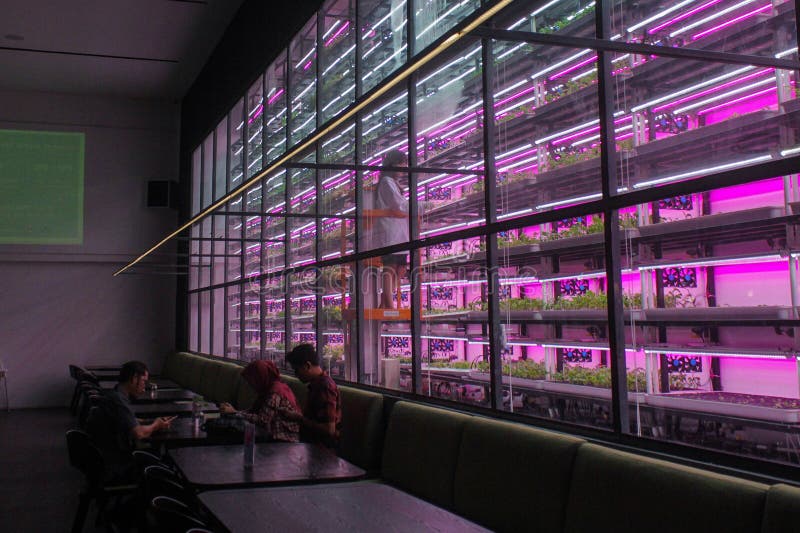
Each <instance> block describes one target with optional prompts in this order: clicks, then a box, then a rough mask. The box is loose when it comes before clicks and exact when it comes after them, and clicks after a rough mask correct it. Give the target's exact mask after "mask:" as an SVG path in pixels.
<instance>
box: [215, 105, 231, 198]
mask: <svg viewBox="0 0 800 533" xmlns="http://www.w3.org/2000/svg"><path fill="white" fill-rule="evenodd" d="M215 131H216V138H215V139H214V200H215V201H216V200H219V199H220V198H222V197H223V196H225V193H226V192H227V185H228V184H227V181H226V180H227V179H228V117H225V118H223V119H222V121H221V122H220V123H219V124H218V125H217V129H216V130H215Z"/></svg>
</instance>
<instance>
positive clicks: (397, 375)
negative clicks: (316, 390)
mask: <svg viewBox="0 0 800 533" xmlns="http://www.w3.org/2000/svg"><path fill="white" fill-rule="evenodd" d="M408 261H409V258H408V253H397V254H391V255H387V256H383V257H375V258H372V259H369V260H366V261H364V262H363V263H362V267H361V268H362V270H363V271H362V273H361V275H360V276H359V279H358V281H359V290H360V291H361V293H362V298H363V301H364V322H363V323H362V324H361V332H360V335H361V348H360V350H359V358H360V359H361V360H360V367H359V370H360V374H359V376H358V381H359V382H360V383H366V384H369V385H378V386H381V387H386V388H388V389H394V390H400V389H403V390H411V379H410V377H411V373H410V365H411V346H412V343H411V322H410V319H411V307H410V304H411V299H410V293H409V282H408V272H407V265H408Z"/></svg>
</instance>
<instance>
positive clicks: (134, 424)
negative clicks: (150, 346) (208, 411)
mask: <svg viewBox="0 0 800 533" xmlns="http://www.w3.org/2000/svg"><path fill="white" fill-rule="evenodd" d="M148 378H149V374H148V372H147V366H145V364H144V363H141V362H139V361H128V362H127V363H125V364H124V365H122V368H121V369H120V373H119V383H117V385H116V386H115V387H114V388H113V389H112V390H110V391H106V392H105V394H103V397H102V399H101V401H100V402H99V403H98V405H96V406H95V407H93V408H92V411H91V412H90V413H89V417H88V419H87V423H86V424H87V428H86V429H87V431H88V433H89V434H90V435H91V437H92V440H93V441H94V443H95V445H96V446H97V447H98V448H99V449H100V451H101V452H102V454H103V457H104V459H105V462H106V467H107V468H108V471H109V473H110V474H111V476H112V477H114V478H118V479H133V478H134V477H135V475H136V472H135V469H134V464H133V457H132V456H131V452H132V451H133V450H134V449H136V445H137V443H138V441H139V440H141V439H145V438H147V437H149V436H150V435H152V434H153V433H154V432H156V431H159V430H162V429H166V428H168V427H170V423H171V422H172V420H174V418H175V417H171V418H157V419H156V420H154V421H153V422H150V423H148V424H144V423H142V421H140V420H138V419H137V418H136V415H135V414H134V413H133V409H132V408H131V400H132V399H135V398H136V397H137V396H139V395H141V394H142V393H143V392H144V390H145V387H146V385H147V380H148Z"/></svg>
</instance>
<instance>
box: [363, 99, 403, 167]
mask: <svg viewBox="0 0 800 533" xmlns="http://www.w3.org/2000/svg"><path fill="white" fill-rule="evenodd" d="M361 117H362V118H361V144H362V147H363V154H364V159H363V161H364V164H366V165H378V164H380V161H381V160H382V159H383V157H384V156H385V155H386V153H387V152H389V151H390V150H400V151H401V152H404V153H408V93H407V92H405V91H402V92H395V93H391V94H390V95H389V96H386V97H384V98H381V99H379V100H377V101H376V102H375V103H374V104H373V105H371V106H370V107H369V108H368V110H367V111H365V112H364V113H363V114H362V115H361Z"/></svg>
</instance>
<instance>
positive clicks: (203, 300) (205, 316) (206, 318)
mask: <svg viewBox="0 0 800 533" xmlns="http://www.w3.org/2000/svg"><path fill="white" fill-rule="evenodd" d="M199 349H200V353H211V291H201V292H200V346H199Z"/></svg>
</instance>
